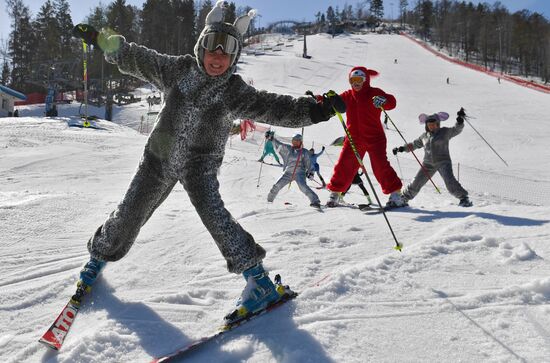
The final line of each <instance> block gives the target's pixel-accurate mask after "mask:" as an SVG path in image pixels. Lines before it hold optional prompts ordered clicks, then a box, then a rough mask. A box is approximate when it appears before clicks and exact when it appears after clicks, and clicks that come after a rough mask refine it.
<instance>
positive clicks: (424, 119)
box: [418, 113, 428, 124]
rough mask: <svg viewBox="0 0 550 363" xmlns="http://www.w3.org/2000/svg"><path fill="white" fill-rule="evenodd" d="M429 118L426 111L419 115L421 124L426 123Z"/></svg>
mask: <svg viewBox="0 0 550 363" xmlns="http://www.w3.org/2000/svg"><path fill="white" fill-rule="evenodd" d="M427 119H428V115H426V114H425V113H421V114H420V115H418V121H420V123H421V124H425V123H426V120H427Z"/></svg>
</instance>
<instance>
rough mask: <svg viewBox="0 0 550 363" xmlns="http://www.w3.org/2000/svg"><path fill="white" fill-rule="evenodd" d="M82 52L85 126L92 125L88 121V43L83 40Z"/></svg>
mask: <svg viewBox="0 0 550 363" xmlns="http://www.w3.org/2000/svg"><path fill="white" fill-rule="evenodd" d="M82 53H83V68H84V72H83V73H84V74H83V76H84V105H85V116H86V119H85V120H84V123H83V126H84V127H90V121H88V45H87V44H86V42H85V41H84V40H82Z"/></svg>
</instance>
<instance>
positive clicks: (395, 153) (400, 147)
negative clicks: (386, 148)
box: [391, 146, 406, 155]
mask: <svg viewBox="0 0 550 363" xmlns="http://www.w3.org/2000/svg"><path fill="white" fill-rule="evenodd" d="M405 150H406V149H405V147H404V146H399V147H394V148H393V149H392V150H391V152H392V153H393V155H397V153H402V152H404V151H405Z"/></svg>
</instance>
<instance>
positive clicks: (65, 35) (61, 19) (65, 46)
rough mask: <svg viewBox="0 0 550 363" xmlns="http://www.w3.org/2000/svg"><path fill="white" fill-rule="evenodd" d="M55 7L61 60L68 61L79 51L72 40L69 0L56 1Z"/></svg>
mask: <svg viewBox="0 0 550 363" xmlns="http://www.w3.org/2000/svg"><path fill="white" fill-rule="evenodd" d="M53 7H54V10H55V17H56V19H57V26H58V27H59V52H60V54H59V58H61V59H68V58H72V57H74V56H75V55H76V53H77V51H78V49H77V47H76V46H75V44H76V42H75V41H74V39H73V38H72V29H73V26H74V25H73V20H72V18H71V10H70V7H69V3H68V2H67V0H54V3H53Z"/></svg>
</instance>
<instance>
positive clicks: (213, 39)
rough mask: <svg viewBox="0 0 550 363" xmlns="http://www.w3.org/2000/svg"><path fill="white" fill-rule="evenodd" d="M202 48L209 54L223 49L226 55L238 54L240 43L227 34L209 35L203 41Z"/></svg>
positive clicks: (216, 33)
mask: <svg viewBox="0 0 550 363" xmlns="http://www.w3.org/2000/svg"><path fill="white" fill-rule="evenodd" d="M201 46H202V47H203V48H204V49H206V50H207V51H209V52H215V51H216V49H218V48H221V49H222V51H223V52H224V53H226V54H237V53H238V52H239V41H238V40H237V38H235V37H234V36H232V35H230V34H227V33H220V32H215V33H208V34H205V35H204V37H203V38H202V40H201Z"/></svg>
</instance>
